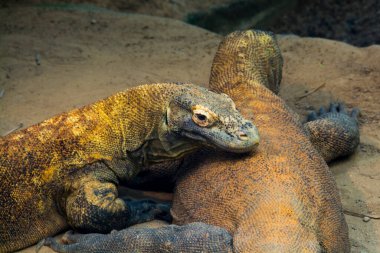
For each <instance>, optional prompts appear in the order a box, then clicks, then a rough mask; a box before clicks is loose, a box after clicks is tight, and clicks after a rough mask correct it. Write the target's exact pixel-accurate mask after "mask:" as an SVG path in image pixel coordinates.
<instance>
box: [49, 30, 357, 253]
mask: <svg viewBox="0 0 380 253" xmlns="http://www.w3.org/2000/svg"><path fill="white" fill-rule="evenodd" d="M281 70H282V58H281V55H280V51H279V48H278V46H277V44H276V41H275V39H274V38H273V36H272V35H270V34H268V33H264V32H259V31H246V32H235V33H232V34H230V35H228V36H227V37H226V38H225V39H224V41H223V42H222V43H221V44H220V46H219V49H218V51H217V54H216V56H215V59H214V63H213V66H212V70H211V78H210V87H211V89H212V90H214V91H216V92H223V93H226V94H228V95H230V96H231V97H232V98H233V100H234V101H235V103H236V105H237V108H238V109H239V110H240V112H241V113H242V114H243V115H244V116H245V117H247V118H249V119H251V120H252V121H253V122H254V123H255V125H256V126H257V127H258V129H259V133H260V138H261V141H260V145H259V146H258V148H257V150H256V152H254V153H252V154H248V155H231V154H221V153H220V152H214V153H212V152H200V153H197V154H195V155H192V156H191V157H190V158H189V159H185V160H186V162H185V165H183V166H182V168H181V170H182V171H181V172H180V173H179V175H177V181H176V189H175V192H174V201H173V207H172V210H171V213H172V215H173V219H174V220H173V223H175V224H177V225H186V224H189V223H190V224H192V222H203V223H207V224H211V225H213V226H219V227H221V228H225V229H227V231H228V232H229V233H230V234H231V235H232V237H233V246H231V247H230V248H227V249H226V248H224V249H223V250H221V251H220V252H239V253H242V252H244V253H252V252H349V251H350V244H349V239H348V229H347V224H346V221H345V219H344V215H343V212H342V205H341V202H340V197H339V192H338V189H337V187H336V184H335V181H334V178H333V176H332V174H331V172H330V170H329V168H328V167H327V164H326V162H325V160H324V158H325V159H326V160H327V161H328V160H331V159H334V158H336V157H339V156H342V155H347V154H349V153H352V152H353V151H354V149H355V147H356V146H357V145H358V143H359V132H358V125H357V121H356V118H355V115H356V113H357V111H353V115H351V116H353V117H350V116H349V115H348V114H347V113H346V112H345V111H344V110H343V109H342V108H340V107H341V106H340V105H333V106H332V107H331V109H330V111H329V112H328V113H325V112H321V113H320V115H315V114H312V115H311V116H310V117H309V121H308V122H307V123H306V124H305V125H304V126H303V125H302V124H301V121H300V120H299V118H298V116H297V115H296V114H295V113H294V112H293V111H292V110H291V109H289V108H288V107H287V106H286V104H285V103H284V101H283V100H282V99H281V98H279V97H278V96H276V93H277V92H278V90H279V84H280V80H281ZM268 88H269V89H268ZM331 147H335V149H332V148H331ZM318 151H319V152H321V153H319V152H318ZM186 164H187V166H186ZM153 174H154V173H153ZM144 183H145V182H144ZM203 223H197V224H198V226H199V224H200V225H202V224H203ZM211 225H210V227H209V229H208V233H209V234H211V235H212V234H213V229H214V227H213V226H211ZM204 226H207V225H204V224H203V225H202V228H205V227H204ZM182 229H184V230H185V229H186V227H182ZM166 230H167V228H157V229H149V230H146V231H145V233H144V231H140V233H139V236H140V237H139V238H140V239H141V241H142V244H141V245H139V246H138V249H137V250H141V251H142V252H144V250H145V249H146V248H149V247H152V245H156V247H154V248H153V249H155V250H153V251H151V252H154V253H161V252H166V251H165V250H163V249H162V245H164V244H165V243H166V242H167V241H168V240H169V241H170V238H172V237H173V235H171V233H168V232H167V231H166ZM187 230H188V231H187V232H188V233H189V234H192V235H194V234H195V235H196V234H198V233H200V234H201V235H202V234H203V233H204V231H201V230H198V229H196V228H194V227H192V228H188V229H187ZM206 230H207V227H206ZM198 231H201V232H198ZM135 233H136V232H135V231H133V230H130V229H126V230H122V231H120V232H119V235H121V236H120V237H118V238H119V240H114V239H113V238H112V235H110V236H111V238H112V239H110V238H109V237H108V239H107V238H106V237H101V238H99V237H98V238H97V240H101V241H102V245H103V246H102V247H104V245H108V252H118V250H120V249H123V250H124V251H126V252H129V251H130V252H135V250H136V248H135V247H132V246H131V241H132V240H131V239H130V238H131V237H133V236H136V234H135ZM152 234H154V235H155V236H156V237H157V238H159V239H162V240H159V239H156V240H154V242H151V241H150V238H151V237H152ZM78 238H80V240H79V239H78V240H74V241H72V242H71V243H73V244H71V245H60V244H57V243H55V244H54V245H52V243H51V242H52V239H49V240H48V241H47V243H45V245H50V246H51V247H52V248H53V249H54V250H57V251H59V252H66V251H65V250H66V249H68V247H70V249H72V250H73V251H72V252H78V250H79V251H80V250H82V249H83V248H87V249H88V248H90V249H92V250H95V249H98V248H97V247H94V242H95V239H94V238H95V237H94V236H93V235H78ZM120 238H122V239H120ZM168 238H169V239H168ZM85 239H88V240H87V241H85ZM144 243H146V244H144ZM202 243H203V244H201V245H202V247H203V249H205V250H204V251H202V250H199V251H195V252H209V251H207V246H209V245H226V244H228V243H229V241H228V239H226V238H225V240H224V241H217V240H213V239H212V238H210V240H209V242H208V243H207V241H203V242H202ZM58 245H59V247H58ZM102 247H100V248H102ZM181 252H194V251H192V243H189V245H188V247H187V248H186V247H185V248H181Z"/></svg>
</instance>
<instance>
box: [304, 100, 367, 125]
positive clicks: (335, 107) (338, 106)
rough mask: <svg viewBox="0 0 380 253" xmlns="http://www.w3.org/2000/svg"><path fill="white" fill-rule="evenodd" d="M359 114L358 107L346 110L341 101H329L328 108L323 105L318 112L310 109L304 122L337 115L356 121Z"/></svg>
mask: <svg viewBox="0 0 380 253" xmlns="http://www.w3.org/2000/svg"><path fill="white" fill-rule="evenodd" d="M359 114H360V110H359V109H358V108H354V109H352V110H351V112H348V111H347V110H346V108H345V106H344V104H343V103H331V104H330V107H329V109H328V110H326V109H325V108H324V107H323V106H322V107H321V108H320V109H319V111H318V112H316V111H312V112H310V113H309V114H308V116H307V120H306V122H310V121H314V120H317V119H323V118H328V117H332V116H334V115H335V116H336V115H339V117H346V118H351V120H352V121H355V122H357V118H358V116H359Z"/></svg>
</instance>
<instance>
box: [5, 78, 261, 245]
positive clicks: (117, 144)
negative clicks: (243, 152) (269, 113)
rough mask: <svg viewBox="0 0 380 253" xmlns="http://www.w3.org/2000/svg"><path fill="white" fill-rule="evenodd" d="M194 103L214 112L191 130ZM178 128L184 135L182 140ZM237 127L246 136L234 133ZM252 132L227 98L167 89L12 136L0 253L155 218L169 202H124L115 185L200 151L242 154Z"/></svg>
mask: <svg viewBox="0 0 380 253" xmlns="http://www.w3.org/2000/svg"><path fill="white" fill-rule="evenodd" d="M195 106H198V107H199V106H202V108H208V110H211V111H212V112H213V113H214V114H215V117H217V118H216V119H215V123H214V127H213V128H212V127H211V128H202V129H201V130H199V129H198V128H197V129H198V130H197V129H195V125H194V126H193V125H192V124H191V122H192V121H191V114H192V112H191V108H192V107H195ZM168 108H171V111H170V110H169V109H168ZM168 111H170V119H169V118H168V116H167V115H168ZM181 113H182V114H181ZM188 114H189V115H188ZM181 115H185V116H183V117H182V116H181ZM180 116H181V117H180ZM226 119H228V121H226ZM166 121H167V122H166ZM185 128H187V131H189V132H191V135H190V137H189V136H185V137H184V136H182V133H183V132H184V129H185ZM242 129H243V130H244V131H245V132H244V133H247V134H248V135H246V136H244V137H245V138H244V140H240V139H239V138H238V137H237V136H236V135H235V134H234V133H235V132H237V133H239V134H240V133H241V131H243V130H242ZM196 130H197V131H198V132H197V133H198V134H196V133H195V132H196ZM255 133H257V132H256V128H255V127H254V126H253V125H252V123H251V122H248V121H246V120H244V119H243V118H242V117H241V115H240V113H239V112H238V111H237V110H236V109H235V107H234V103H233V101H232V100H231V99H230V98H229V97H227V96H225V95H220V94H216V93H213V92H210V91H208V90H207V89H205V88H201V87H198V86H195V85H191V84H175V83H166V84H154V85H142V86H138V87H135V88H132V89H129V90H127V91H124V92H119V93H117V94H115V95H113V96H110V97H108V98H106V99H103V100H101V101H98V102H96V103H94V104H91V105H88V106H84V107H82V108H79V109H75V110H73V111H70V112H67V113H63V114H60V115H57V116H55V117H53V118H51V119H48V120H45V121H43V122H41V123H39V124H36V125H34V126H31V127H29V128H26V129H24V130H22V131H19V132H15V133H13V134H10V135H8V136H6V137H4V138H2V139H0V185H1V188H0V252H4V251H5V252H7V251H13V250H16V249H20V248H23V247H26V246H29V245H31V244H33V243H36V242H38V241H39V240H41V239H43V238H45V237H47V236H52V235H54V234H56V233H58V232H59V231H62V230H63V229H65V228H67V227H68V225H70V226H71V227H73V228H75V229H77V230H79V231H82V232H109V231H111V230H112V229H122V228H125V227H126V226H129V225H132V224H134V223H136V222H143V221H148V220H150V219H154V218H156V217H157V216H160V215H163V214H164V213H165V212H168V210H169V209H168V207H167V206H162V205H156V204H155V203H151V202H149V201H145V202H144V201H141V202H133V203H132V202H131V203H127V202H124V201H123V200H122V199H120V198H118V197H117V194H118V193H117V188H116V186H117V185H118V184H119V182H123V181H128V180H130V179H131V178H133V177H134V176H135V175H136V174H137V173H138V172H139V171H140V170H141V169H142V168H143V167H146V166H149V165H150V164H155V163H156V162H161V161H168V160H173V159H178V158H181V157H182V156H183V155H185V154H187V153H189V152H192V151H194V150H196V149H198V148H200V147H201V146H203V145H210V146H215V147H219V148H225V149H227V150H228V149H230V148H231V147H232V148H237V150H238V151H239V148H247V147H249V146H252V144H256V143H255V141H256V140H255V139H254V136H255ZM249 134H252V135H249ZM206 135H207V141H206V140H204V139H203V138H204V137H206ZM256 136H257V134H256ZM251 137H252V138H251ZM224 138H226V139H224ZM214 144H215V145H214ZM247 145H248V146H247ZM252 147H253V146H252ZM135 216H136V217H137V218H135Z"/></svg>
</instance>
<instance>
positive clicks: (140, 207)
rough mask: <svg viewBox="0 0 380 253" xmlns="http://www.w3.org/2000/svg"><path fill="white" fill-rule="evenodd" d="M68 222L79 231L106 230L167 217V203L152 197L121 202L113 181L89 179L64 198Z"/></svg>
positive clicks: (168, 210) (105, 231)
mask: <svg viewBox="0 0 380 253" xmlns="http://www.w3.org/2000/svg"><path fill="white" fill-rule="evenodd" d="M65 204H66V206H65V211H66V216H67V222H68V223H69V225H70V226H71V227H72V228H74V229H75V230H78V231H82V232H101V233H107V232H110V231H111V230H112V229H124V228H126V227H128V226H131V225H133V224H136V223H142V222H146V221H150V220H153V219H155V218H164V219H167V220H170V214H169V212H170V206H169V205H168V204H161V203H156V202H154V201H151V200H132V201H124V200H123V199H121V198H118V197H117V188H116V185H115V184H114V183H111V182H104V181H100V180H96V179H89V180H86V181H85V182H81V183H80V185H79V187H78V188H77V189H76V190H74V191H73V192H72V193H71V194H70V195H69V196H68V197H67V199H66V202H65Z"/></svg>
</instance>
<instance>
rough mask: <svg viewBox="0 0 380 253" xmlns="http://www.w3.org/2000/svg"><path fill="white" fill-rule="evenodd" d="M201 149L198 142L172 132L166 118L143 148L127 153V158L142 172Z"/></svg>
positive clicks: (148, 138)
mask: <svg viewBox="0 0 380 253" xmlns="http://www.w3.org/2000/svg"><path fill="white" fill-rule="evenodd" d="M200 147H201V144H200V143H199V142H198V141H196V140H191V139H189V138H187V137H184V136H182V135H181V134H180V133H176V132H173V131H170V129H169V128H168V125H167V124H166V120H165V118H164V119H163V120H162V122H160V124H159V126H158V127H157V128H155V130H154V131H152V132H151V134H150V135H149V136H148V137H147V138H146V139H145V141H144V143H143V144H142V145H141V147H140V148H139V149H137V150H135V151H133V152H127V156H128V157H130V158H131V159H132V160H133V161H134V163H135V164H137V166H138V167H139V168H141V170H142V169H143V168H147V167H148V166H149V165H152V164H156V163H161V162H165V161H168V160H174V159H179V158H182V157H184V156H185V155H187V154H189V153H192V152H194V151H195V150H197V149H199V148H200Z"/></svg>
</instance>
